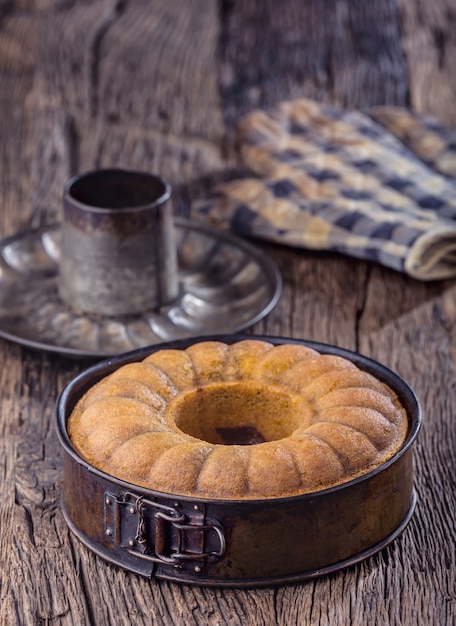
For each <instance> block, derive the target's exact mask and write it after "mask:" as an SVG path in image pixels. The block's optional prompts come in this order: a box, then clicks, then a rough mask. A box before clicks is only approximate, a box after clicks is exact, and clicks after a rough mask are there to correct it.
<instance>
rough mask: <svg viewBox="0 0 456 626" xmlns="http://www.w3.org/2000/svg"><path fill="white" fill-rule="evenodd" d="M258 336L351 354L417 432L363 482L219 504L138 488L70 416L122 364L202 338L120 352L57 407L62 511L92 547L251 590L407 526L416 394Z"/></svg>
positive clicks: (311, 571)
mask: <svg viewBox="0 0 456 626" xmlns="http://www.w3.org/2000/svg"><path fill="white" fill-rule="evenodd" d="M211 338H212V339H220V340H223V341H226V342H233V341H237V340H239V339H242V337H239V336H228V337H227V336H215V337H211ZM260 338H261V339H266V340H268V341H271V342H273V343H285V342H286V343H301V344H304V345H308V346H310V347H313V348H315V349H317V350H319V351H320V352H325V353H332V354H337V355H340V356H344V357H345V358H350V359H351V360H352V361H354V362H355V363H356V364H357V365H358V367H361V368H362V369H365V370H367V371H369V372H370V373H372V374H374V375H375V376H377V378H379V379H381V380H383V381H384V382H386V383H387V384H388V385H390V387H391V388H392V389H393V390H394V391H395V392H396V393H397V394H398V396H399V399H400V401H401V402H402V404H403V405H404V407H405V409H406V411H407V414H408V416H409V424H410V427H409V433H408V436H407V439H406V442H405V443H404V445H403V447H402V448H401V450H400V451H399V452H398V453H397V454H396V455H395V456H394V457H392V458H391V459H390V460H389V461H387V462H386V463H384V464H383V465H381V466H379V467H378V468H376V469H375V470H374V471H372V472H369V473H368V474H365V475H364V476H361V477H359V478H357V479H355V480H352V481H350V482H347V483H344V484H342V485H338V486H336V487H333V488H330V489H326V490H322V491H319V492H315V493H310V494H305V495H301V496H295V497H287V498H274V499H263V500H215V499H200V498H186V497H181V496H178V497H176V496H174V495H172V494H163V493H160V492H155V491H152V490H148V489H143V488H140V487H136V486H133V485H131V484H129V483H125V482H123V481H121V480H118V479H116V478H113V477H110V476H108V475H106V474H104V473H103V472H100V471H98V470H96V469H95V468H93V467H91V466H89V465H88V464H87V463H86V462H84V461H83V460H82V459H81V458H80V457H79V455H78V454H77V453H76V452H75V450H74V449H73V447H72V445H71V442H70V441H69V438H68V435H67V432H66V422H67V419H68V416H69V414H70V413H71V411H72V409H73V407H74V405H75V403H76V402H77V400H78V399H79V397H80V396H81V395H82V394H83V393H84V391H85V390H86V389H87V388H88V387H90V386H91V385H92V384H93V383H95V382H96V381H97V380H98V379H100V378H101V377H103V376H104V375H106V374H108V373H109V372H110V371H113V370H114V369H116V368H117V367H119V365H120V364H123V363H126V362H131V361H135V360H140V359H141V358H144V357H145V356H146V354H149V353H150V352H152V351H154V350H157V349H160V348H161V347H168V346H172V347H176V346H177V347H185V346H186V345H189V344H190V343H193V342H194V341H197V340H198V339H193V340H190V341H189V340H187V341H179V342H171V343H169V344H163V345H162V346H156V347H154V348H148V349H146V350H139V351H135V352H133V353H130V354H128V355H125V356H124V357H116V358H114V359H111V360H110V361H106V362H104V363H100V364H98V365H96V366H93V367H92V368H90V369H89V370H87V371H86V372H83V373H82V374H81V375H80V376H78V377H77V378H76V379H75V380H74V381H72V382H71V383H70V384H69V385H68V386H67V387H66V388H65V389H64V391H63V392H62V394H61V396H60V398H59V401H58V406H57V430H58V435H59V439H60V442H61V444H62V446H63V449H64V481H63V494H62V509H63V512H64V515H65V519H66V521H67V523H68V525H69V527H70V528H71V530H72V531H73V532H74V533H75V534H76V535H77V536H78V537H79V538H80V540H81V541H82V542H83V543H85V544H86V545H87V546H88V547H89V548H90V549H91V550H93V551H94V552H96V553H97V554H99V555H100V556H101V557H103V558H104V559H106V560H108V561H111V562H113V563H115V564H117V565H119V566H121V567H124V568H126V569H128V570H131V571H134V572H136V573H139V574H142V575H145V576H156V577H158V578H165V579H170V580H175V581H181V582H189V583H196V584H204V585H219V586H237V587H248V586H260V585H271V584H278V583H284V582H294V581H298V580H304V579H306V578H312V577H315V576H318V575H321V574H323V573H328V572H331V571H335V570H338V569H341V568H343V567H347V566H349V565H351V564H353V563H355V562H357V561H360V560H362V559H365V558H367V557H368V556H371V555H372V554H374V553H375V552H377V551H379V550H381V549H382V548H383V547H385V546H386V545H387V544H388V543H390V542H391V541H392V540H393V539H395V538H396V537H397V536H398V535H399V534H400V533H401V532H402V530H403V529H404V527H405V526H406V524H407V523H408V521H409V519H410V517H411V515H412V513H413V509H414V506H415V500H416V495H415V492H414V488H413V443H414V441H415V439H416V437H417V434H418V431H419V428H420V424H421V410H420V406H419V402H418V400H417V398H416V396H415V394H414V392H413V391H412V390H411V389H410V387H409V386H408V385H407V384H406V383H405V382H404V381H403V380H402V379H401V378H400V377H399V376H397V375H396V374H394V373H393V372H391V371H390V370H388V369H387V368H385V367H384V366H382V365H380V364H378V363H376V362H375V361H372V360H371V359H367V358H366V357H363V356H360V355H357V354H354V353H352V352H350V351H347V350H342V349H339V348H336V347H333V346H326V345H324V344H319V343H315V342H304V341H297V340H291V339H283V338H271V337H260ZM81 494H84V497H83V498H81Z"/></svg>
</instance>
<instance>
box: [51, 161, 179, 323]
mask: <svg viewBox="0 0 456 626" xmlns="http://www.w3.org/2000/svg"><path fill="white" fill-rule="evenodd" d="M170 193H171V190H170V187H169V185H168V184H167V183H166V182H165V181H164V180H163V179H162V178H160V177H158V176H154V175H152V174H148V173H144V172H138V171H133V170H125V169H105V170H96V171H92V172H88V173H85V174H82V175H79V176H76V177H74V178H72V179H71V180H69V181H68V183H67V184H66V186H65V191H64V219H63V225H62V235H61V236H62V243H61V260H60V268H59V279H58V289H59V295H60V297H61V298H62V300H63V301H64V302H65V303H67V304H68V305H70V306H71V307H72V308H75V309H79V310H82V311H84V312H86V313H97V314H101V315H107V316H118V315H129V314H138V313H142V312H145V311H147V310H149V309H158V308H160V307H162V306H164V305H166V304H168V303H170V302H171V301H172V300H173V299H175V298H176V296H177V293H178V276H177V260H176V242H175V237H174V228H173V216H172V209H171V206H170V203H169V202H168V199H169V197H170Z"/></svg>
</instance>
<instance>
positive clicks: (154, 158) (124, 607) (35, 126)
mask: <svg viewBox="0 0 456 626" xmlns="http://www.w3.org/2000/svg"><path fill="white" fill-rule="evenodd" d="M454 19H455V10H454V6H453V3H452V0H434V1H433V2H432V3H429V2H425V1H424V0H397V1H396V0H373V1H372V2H369V3H366V2H363V1H362V0H337V1H335V0H309V1H307V2H302V1H301V0H284V1H282V2H280V3H277V2H273V1H272V0H259V1H257V2H255V1H254V0H242V1H241V0H220V2H218V3H216V2H205V1H204V0H186V1H185V0H154V2H148V1H147V0H120V1H119V0H84V1H73V0H0V165H1V167H0V198H1V210H0V235H1V236H9V235H11V234H13V233H15V232H17V231H19V230H24V229H27V228H30V227H31V226H37V225H39V224H42V223H49V222H52V221H55V220H58V219H59V218H60V211H61V196H62V189H63V185H64V183H65V181H66V180H67V179H68V178H69V177H70V176H71V175H73V174H75V173H77V172H80V171H84V170H87V169H91V168H95V167H102V166H110V165H119V166H128V167H133V168H139V169H146V170H156V171H160V172H161V173H162V174H163V175H164V176H165V177H167V178H168V179H169V180H170V182H171V183H172V184H173V188H174V194H173V202H174V208H175V211H176V213H186V212H187V211H188V206H189V203H190V201H191V200H192V199H193V198H195V197H197V196H198V195H199V194H201V193H204V192H205V191H206V190H207V189H208V188H209V187H210V186H211V185H212V183H213V182H214V181H216V180H218V179H221V178H226V177H229V176H230V174H231V172H232V170H233V169H235V168H237V167H238V164H237V161H236V151H235V147H234V128H235V125H236V123H237V121H238V119H239V118H240V117H241V116H242V115H243V114H245V113H246V112H248V111H249V110H251V109H252V108H254V107H257V106H260V107H266V106H269V105H271V104H275V103H277V102H279V101H280V100H284V99H289V98H295V97H299V96H306V97H311V98H316V99H319V100H323V101H326V102H332V103H335V104H339V105H343V106H353V107H363V106H366V105H371V104H381V103H393V104H398V105H409V104H410V105H411V106H413V107H414V108H416V109H417V110H419V111H426V112H430V113H433V114H435V115H437V116H438V117H439V118H440V119H441V120H442V121H443V122H446V123H448V124H450V125H452V126H453V127H456V117H455V111H456V109H455V106H454V102H455V101H456V74H455V73H454V71H453V68H454V65H455V61H456V59H455V45H456V29H454V28H453V25H454ZM256 245H258V247H260V248H261V249H262V250H264V251H265V252H266V253H267V254H269V255H270V256H271V257H272V258H273V259H274V260H275V261H276V263H277V264H278V266H279V268H280V270H281V272H282V274H283V278H284V291H283V296H282V298H281V300H280V302H279V303H278V305H277V307H276V308H275V310H274V311H273V312H272V313H271V314H270V315H269V316H268V317H267V318H266V319H265V320H263V321H261V322H260V323H258V324H257V325H256V326H255V327H254V328H252V329H251V330H250V331H249V332H256V333H262V334H263V333H266V334H271V335H284V336H290V337H295V338H307V339H313V340H316V341H323V342H328V343H335V344H338V345H340V346H342V347H346V348H350V349H355V350H359V351H360V352H361V353H363V354H366V355H370V356H372V357H374V358H376V359H378V360H380V361H381V362H382V363H384V364H385V365H387V366H390V367H391V368H393V369H395V370H396V371H397V372H398V373H399V374H401V375H402V376H403V377H404V378H405V379H406V380H407V381H409V382H410V383H411V384H412V386H413V387H414V388H415V389H416V391H417V393H418V395H419V397H420V400H421V402H422V405H423V412H424V424H423V428H422V432H421V434H420V437H419V440H418V443H417V448H416V461H415V465H416V485H417V491H418V495H419V504H418V507H417V511H416V514H415V516H414V517H413V519H412V521H411V523H410V525H409V526H408V527H407V529H406V531H405V532H404V533H403V535H402V536H401V537H400V538H399V539H398V540H397V541H395V542H394V543H393V544H392V545H391V546H390V547H388V548H387V549H385V550H383V551H382V552H381V553H379V554H377V555H376V556H374V557H372V558H370V559H368V560H367V561H365V562H363V563H360V564H359V565H356V566H354V567H351V568H349V569H347V570H345V571H342V572H338V573H335V574H333V575H330V576H324V577H321V578H319V579H316V580H312V581H309V582H306V583H302V584H295V585H283V586H279V587H275V588H265V589H251V590H242V589H239V590H233V589H213V588H204V587H201V588H200V587H192V586H188V585H176V584H172V583H168V582H165V581H156V580H147V579H143V578H141V577H139V576H136V575H133V574H130V573H127V572H124V571H122V570H121V569H119V568H117V567H114V566H111V565H109V564H107V563H105V562H104V561H102V560H101V559H99V558H98V557H97V556H95V555H94V554H92V553H91V552H90V551H89V550H87V549H86V548H85V547H84V546H83V545H82V544H81V543H80V542H79V541H78V540H77V539H76V538H74V537H73V536H72V535H71V533H70V532H69V530H68V528H67V526H66V524H65V522H64V520H63V517H62V514H61V511H60V494H61V476H62V474H61V461H62V459H61V451H60V447H59V444H58V441H57V436H56V433H55V429H54V405H55V401H56V398H57V395H58V393H59V391H60V390H61V389H62V388H63V386H64V385H65V383H66V382H67V381H69V380H70V379H71V378H73V377H74V376H75V375H76V374H77V373H78V372H79V371H81V370H82V369H84V367H86V366H87V365H88V362H84V361H72V360H69V359H65V358H64V357H58V356H51V355H48V354H41V353H36V352H32V351H29V350H27V349H23V348H20V347H19V346H17V345H15V344H13V343H9V342H6V341H5V340H1V341H0V383H1V387H0V393H1V407H0V434H1V438H0V485H1V493H2V498H1V501H0V606H1V612H0V623H1V624H2V625H4V626H16V625H18V626H29V625H30V626H38V625H59V626H69V625H72V626H73V625H74V626H85V625H88V626H108V625H109V626H111V625H114V624H115V625H116V626H117V625H118V624H120V625H123V624H125V625H130V624H134V625H135V626H136V625H137V624H138V625H142V624H144V625H145V624H148V625H149V624H154V625H155V624H156V625H160V626H161V625H165V626H168V625H169V626H171V625H176V624H178V625H180V624H182V625H185V626H200V625H208V626H220V625H224V624H227V625H229V626H232V625H235V626H237V625H240V626H241V625H242V626H243V625H244V624H251V625H252V626H262V625H264V626H271V625H273V624H277V625H280V626H288V625H291V624H293V625H294V624H299V625H318V626H320V625H321V626H326V625H328V626H335V625H336V626H339V625H340V626H345V625H350V626H351V625H354V626H357V625H360V626H364V625H365V624H369V625H378V626H384V625H386V624H388V626H390V625H392V626H396V625H397V626H415V625H416V624H425V625H427V624H429V625H434V624H452V623H454V622H455V621H456V580H455V578H456V574H455V572H456V563H455V560H456V557H455V549H454V546H455V544H456V531H455V523H454V519H455V515H456V484H455V479H454V476H455V474H456V454H455V449H456V429H455V422H454V416H455V415H456V406H455V403H456V400H455V388H456V375H455V372H456V288H455V285H454V283H452V282H439V283H430V284H424V283H418V282H416V281H413V280H412V279H410V278H408V277H406V276H403V275H400V274H397V273H395V272H392V271H390V270H387V269H385V268H382V267H380V266H374V265H371V264H368V263H364V262H361V261H355V260H353V259H349V258H345V257H342V256H339V255H335V254H329V253H325V254H318V253H312V252H306V251H302V250H300V251H298V250H293V249H283V248H281V247H280V246H272V245H265V244H264V243H259V242H256Z"/></svg>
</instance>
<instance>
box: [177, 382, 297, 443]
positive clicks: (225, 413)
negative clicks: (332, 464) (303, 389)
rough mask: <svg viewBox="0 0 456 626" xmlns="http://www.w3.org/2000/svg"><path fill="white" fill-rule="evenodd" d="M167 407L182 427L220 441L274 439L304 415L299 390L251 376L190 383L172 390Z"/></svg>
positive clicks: (288, 432)
mask: <svg viewBox="0 0 456 626" xmlns="http://www.w3.org/2000/svg"><path fill="white" fill-rule="evenodd" d="M170 411H171V412H172V418H173V419H174V422H175V424H176V426H177V427H178V428H180V430H181V431H182V432H184V433H186V434H187V435H191V436H192V437H196V438H197V439H201V440H203V441H207V442H208V443H212V444H222V445H255V444H258V443H263V442H265V441H277V440H279V439H284V438H286V437H289V436H290V435H291V434H292V433H293V432H294V431H295V430H296V429H297V428H299V426H301V425H302V424H303V423H304V422H306V423H307V421H308V409H307V406H306V405H305V403H304V400H303V399H302V397H301V396H299V395H298V394H295V393H293V392H292V391H291V390H290V391H289V390H288V389H287V388H284V387H280V386H278V385H269V384H264V383H263V384H262V383H256V382H250V381H249V382H226V383H212V384H209V385H206V386H204V387H198V388H196V389H192V390H191V391H187V392H185V393H183V394H181V395H179V396H177V397H176V398H175V399H174V401H173V402H172V403H171V405H170Z"/></svg>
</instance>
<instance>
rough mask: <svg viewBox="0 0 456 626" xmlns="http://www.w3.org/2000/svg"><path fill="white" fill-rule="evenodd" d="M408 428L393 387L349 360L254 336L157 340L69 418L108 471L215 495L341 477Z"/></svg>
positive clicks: (320, 483)
mask: <svg viewBox="0 0 456 626" xmlns="http://www.w3.org/2000/svg"><path fill="white" fill-rule="evenodd" d="M407 432H408V419H407V415H406V412H405V410H404V408H403V407H402V406H401V405H400V402H399V400H398V398H397V396H396V395H395V393H394V392H393V391H392V390H391V389H390V388H389V387H388V386H387V385H385V384H384V383H383V382H381V381H380V380H378V379H377V378H375V377H374V376H372V375H371V374H368V373H367V372H364V371H362V370H360V369H358V368H357V367H356V366H355V365H354V364H353V363H352V362H351V361H349V360H347V359H345V358H342V357H340V356H333V355H327V354H320V353H318V352H317V351H315V350H313V349H311V348H309V347H305V346H302V345H298V344H283V345H273V344H271V343H268V342H265V341H261V340H257V339H248V340H243V341H238V342H235V343H233V344H225V343H222V342H218V341H202V342H199V343H196V344H193V345H192V346H190V347H189V348H187V349H185V350H174V349H164V350H159V351H157V352H155V353H153V354H151V355H150V356H148V357H147V358H146V359H144V360H143V361H142V362H138V363H130V364H128V365H124V366H122V367H120V368H119V369H118V370H116V371H115V372H114V373H112V374H111V375H109V376H107V377H106V378H104V379H103V380H101V381H100V382H99V383H97V384H96V385H94V386H93V387H92V388H91V389H89V391H88V392H87V393H86V394H85V395H84V396H83V397H82V398H81V399H80V401H79V402H78V404H77V405H76V407H75V409H74V411H73V413H72V414H71V416H70V418H69V420H68V434H69V436H70V439H71V441H72V443H73V445H74V447H75V449H76V450H77V452H78V453H79V454H80V455H81V456H82V457H83V458H84V459H85V460H86V461H87V462H89V463H90V464H91V465H93V466H95V467H97V468H98V469H101V470H102V471H104V472H106V473H107V474H110V475H111V476H114V477H116V478H120V479H122V480H125V481H127V482H130V483H133V484H136V485H140V486H143V487H147V488H149V489H153V490H156V491H162V492H166V493H172V494H175V495H186V496H194V497H199V498H218V499H262V498H274V497H285V496H294V495H298V494H304V493H310V492H313V491H318V490H321V489H326V488H329V487H332V486H334V485H338V484H341V483H344V482H347V481H349V480H351V479H353V478H356V477H357V476H360V475H362V474H365V473H367V472H369V471H371V470H372V469H374V468H376V467H378V466H379V465H381V464H382V463H384V462H385V461H387V460H388V459H389V458H391V457H392V456H393V455H394V454H395V453H396V452H397V451H398V450H399V449H400V448H401V446H402V445H403V443H404V441H405V438H406V436H407Z"/></svg>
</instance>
